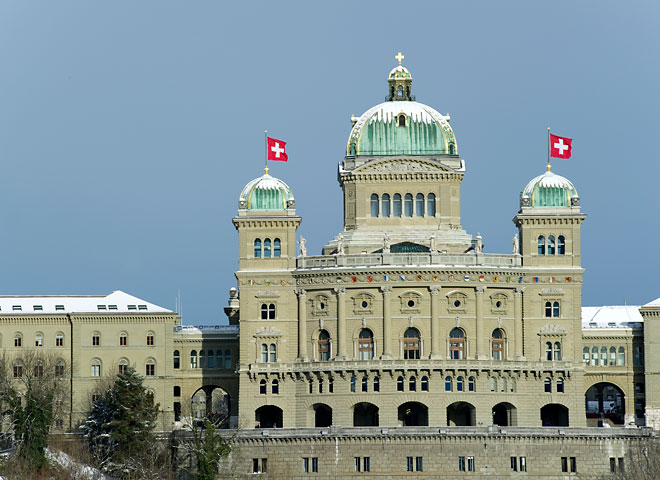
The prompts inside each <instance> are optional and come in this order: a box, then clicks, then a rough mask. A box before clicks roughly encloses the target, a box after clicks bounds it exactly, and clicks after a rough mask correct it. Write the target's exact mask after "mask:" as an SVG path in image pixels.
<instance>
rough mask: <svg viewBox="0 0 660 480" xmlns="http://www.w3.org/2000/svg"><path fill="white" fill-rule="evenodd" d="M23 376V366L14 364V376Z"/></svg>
mask: <svg viewBox="0 0 660 480" xmlns="http://www.w3.org/2000/svg"><path fill="white" fill-rule="evenodd" d="M22 376H23V366H22V365H14V378H21V377H22Z"/></svg>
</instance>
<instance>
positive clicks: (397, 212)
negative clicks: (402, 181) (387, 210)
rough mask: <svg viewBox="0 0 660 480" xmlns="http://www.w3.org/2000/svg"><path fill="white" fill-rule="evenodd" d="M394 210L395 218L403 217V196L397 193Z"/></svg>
mask: <svg viewBox="0 0 660 480" xmlns="http://www.w3.org/2000/svg"><path fill="white" fill-rule="evenodd" d="M392 207H393V208H392V210H393V215H394V216H395V217H400V216H401V194H400V193H395V194H394V202H393V205H392Z"/></svg>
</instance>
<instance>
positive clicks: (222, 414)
mask: <svg viewBox="0 0 660 480" xmlns="http://www.w3.org/2000/svg"><path fill="white" fill-rule="evenodd" d="M191 405H192V415H193V418H195V419H203V418H207V419H208V420H209V421H210V422H212V423H214V424H216V425H221V426H223V427H225V428H228V427H229V412H230V398H229V394H228V393H227V392H226V391H225V390H224V389H223V388H221V387H218V386H217V385H204V386H203V387H201V388H199V389H198V390H197V391H196V392H195V393H194V394H193V396H192V400H191Z"/></svg>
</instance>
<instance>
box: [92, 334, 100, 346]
mask: <svg viewBox="0 0 660 480" xmlns="http://www.w3.org/2000/svg"><path fill="white" fill-rule="evenodd" d="M99 345H101V337H99V336H98V335H94V336H92V346H94V347H98V346H99Z"/></svg>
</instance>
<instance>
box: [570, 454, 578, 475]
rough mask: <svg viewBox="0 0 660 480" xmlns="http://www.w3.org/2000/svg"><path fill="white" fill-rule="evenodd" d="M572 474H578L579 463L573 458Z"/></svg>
mask: <svg viewBox="0 0 660 480" xmlns="http://www.w3.org/2000/svg"><path fill="white" fill-rule="evenodd" d="M571 473H577V462H576V461H575V457H571Z"/></svg>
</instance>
